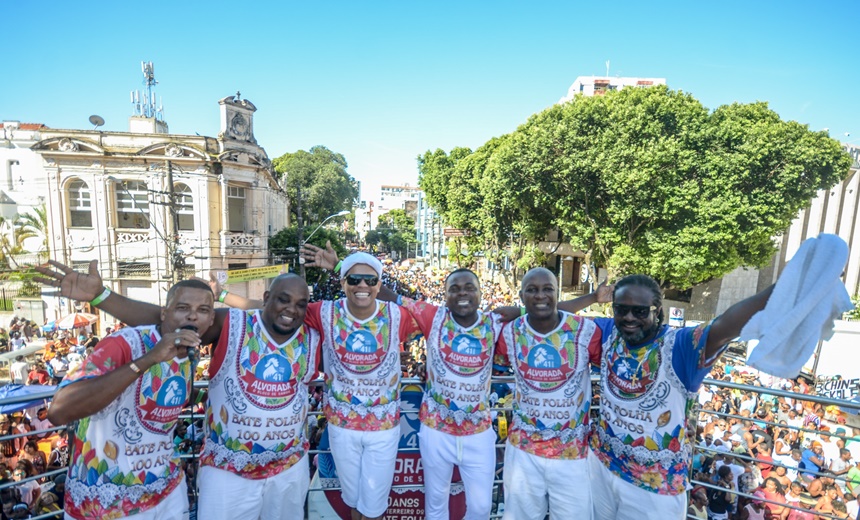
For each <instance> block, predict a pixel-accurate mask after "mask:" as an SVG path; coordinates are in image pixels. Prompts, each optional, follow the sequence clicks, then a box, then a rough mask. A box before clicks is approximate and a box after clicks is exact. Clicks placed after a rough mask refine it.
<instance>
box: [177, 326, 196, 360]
mask: <svg viewBox="0 0 860 520" xmlns="http://www.w3.org/2000/svg"><path fill="white" fill-rule="evenodd" d="M179 328H180V329H182V330H193V331H194V332H197V330H198V329H197V327H195V326H194V325H183V326H181V327H179ZM188 359H189V360H190V361H191V363H192V364H196V363H197V348H196V347H188Z"/></svg>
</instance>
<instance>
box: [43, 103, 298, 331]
mask: <svg viewBox="0 0 860 520" xmlns="http://www.w3.org/2000/svg"><path fill="white" fill-rule="evenodd" d="M218 103H219V107H220V111H221V129H220V133H219V134H218V137H207V136H199V135H177V134H169V133H165V132H166V130H167V125H166V124H164V123H163V121H160V120H157V119H156V118H155V117H145V116H140V115H136V116H132V117H131V118H130V124H129V132H102V131H98V130H61V129H42V130H40V132H39V133H40V135H39V140H38V141H37V142H35V143H34V144H33V146H32V151H33V152H35V153H36V154H38V156H39V157H40V159H41V163H42V168H43V169H44V172H45V174H46V188H47V189H46V191H45V197H46V201H47V210H48V226H49V237H48V243H49V249H50V256H51V258H52V259H54V260H57V261H59V262H62V263H64V264H67V265H71V266H73V267H75V268H76V269H78V270H83V269H85V268H86V266H87V264H88V262H89V261H91V260H98V264H99V270H100V272H101V276H102V278H103V279H104V280H105V283H106V284H107V285H108V287H110V288H111V289H112V290H114V291H116V292H119V293H122V294H124V295H126V296H129V297H131V298H135V299H139V300H144V301H147V302H151V303H155V304H163V303H164V300H165V296H166V294H167V289H168V287H169V286H170V285H171V283H172V280H173V279H174V278H187V277H190V276H195V275H196V276H201V277H204V278H208V276H209V272H210V271H212V270H231V269H243V268H250V267H259V266H263V265H267V264H268V259H269V257H268V237H269V236H271V235H272V234H274V233H276V232H277V231H278V230H280V229H281V228H283V227H285V226H286V225H288V219H289V201H288V199H287V197H286V194H285V193H284V191H283V190H282V189H281V187H280V186H279V184H278V182H277V179H276V178H275V177H274V170H273V169H272V166H271V162H270V161H269V158H268V156H267V155H266V152H265V150H264V149H263V148H261V147H260V146H259V145H257V142H256V139H255V138H254V134H253V115H254V112H255V111H256V107H255V106H254V105H253V104H252V103H251V102H250V101H248V100H246V99H240V98H239V97H238V95H237V96H228V97H225V98H224V99H221V100H220V101H219V102H218ZM264 285H265V281H264V280H256V281H250V282H245V283H242V284H235V285H231V286H230V290H231V291H233V292H236V293H238V294H243V295H248V294H254V295H259V294H262V292H263V290H264ZM56 300H57V299H56V298H46V303H47V304H48V307H49V308H48V311H47V315H48V318H53V317H54V316H55V314H56V315H60V314H64V313H65V312H67V311H68V309H61V308H59V305H60V303H59V302H57V301H56Z"/></svg>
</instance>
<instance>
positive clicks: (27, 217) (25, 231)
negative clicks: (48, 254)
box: [14, 204, 48, 251]
mask: <svg viewBox="0 0 860 520" xmlns="http://www.w3.org/2000/svg"><path fill="white" fill-rule="evenodd" d="M14 226H15V243H16V245H17V246H18V247H19V248H20V247H22V245H23V243H24V240H27V239H28V238H32V237H39V238H41V239H42V244H41V246H42V247H41V248H40V251H47V250H48V210H47V208H46V207H45V205H44V204H42V205H41V206H39V207H36V208H33V212H32V213H19V214H18V215H15V223H14Z"/></svg>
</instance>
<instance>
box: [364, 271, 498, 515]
mask: <svg viewBox="0 0 860 520" xmlns="http://www.w3.org/2000/svg"><path fill="white" fill-rule="evenodd" d="M383 291H384V292H385V293H386V294H382V293H380V297H381V298H383V299H388V298H392V297H393V298H397V295H396V294H394V293H393V292H392V291H390V290H389V289H387V288H386V289H383ZM445 294H446V297H447V300H446V305H445V306H443V307H437V306H435V305H430V304H426V303H423V302H418V301H413V300H409V299H402V300H401V301H402V305H403V306H404V307H405V308H406V309H407V310H408V311H409V312H410V314H412V316H413V317H414V318H415V321H416V322H417V323H418V327H419V328H420V329H421V332H422V334H424V337H425V338H426V341H427V387H426V390H425V392H424V398H423V401H422V402H421V411H420V414H419V418H420V420H421V429H420V430H419V431H418V439H419V445H418V446H419V448H420V450H421V462H422V466H423V467H424V496H425V508H424V512H425V517H426V518H427V520H447V519H448V516H449V515H448V499H449V497H450V495H451V476H452V474H453V472H454V466H455V465H456V466H457V467H458V468H459V469H460V477H461V478H462V479H463V487H464V489H465V492H466V516H465V517H464V518H465V520H480V519H486V518H488V517H489V515H490V512H491V508H492V505H493V503H492V494H493V480H494V478H495V469H496V433H495V431H493V428H492V419H491V417H490V402H489V390H490V377H491V376H492V370H493V367H492V357H493V350H494V348H495V345H496V341H497V340H498V338H499V336H500V335H501V330H502V325H501V322H500V321H499V316H498V315H496V314H484V313H482V312H480V311H479V310H478V305H479V304H480V302H481V284H480V282H479V281H478V277H477V275H475V273H473V272H472V271H470V270H469V269H457V270H455V271H453V272H452V273H451V274H449V275H448V277H447V278H446V279H445Z"/></svg>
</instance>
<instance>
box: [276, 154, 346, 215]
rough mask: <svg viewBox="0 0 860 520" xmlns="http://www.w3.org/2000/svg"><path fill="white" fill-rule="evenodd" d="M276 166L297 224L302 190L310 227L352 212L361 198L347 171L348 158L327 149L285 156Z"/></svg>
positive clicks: (304, 208)
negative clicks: (332, 216)
mask: <svg viewBox="0 0 860 520" xmlns="http://www.w3.org/2000/svg"><path fill="white" fill-rule="evenodd" d="M272 164H273V165H274V167H275V172H276V173H277V174H278V177H279V179H280V180H281V185H282V186H283V187H284V190H286V192H287V196H288V197H289V198H290V201H291V204H290V212H291V214H292V215H293V221H295V217H296V216H297V213H296V211H297V208H298V205H297V204H296V201H297V199H298V191H297V189H298V188H301V195H302V214H303V217H304V222H305V225H307V226H310V225H312V224H318V223H320V222H321V221H322V220H323V219H325V218H326V217H327V216H329V215H333V214H335V213H337V212H339V211H343V210H351V209H352V207H353V205H354V203H355V200H356V199H357V198H358V185H357V183H356V182H355V179H353V178H352V177H351V176H350V175H349V174H348V173H347V171H346V168H347V164H346V158H344V156H343V155H341V154H339V153H336V152H333V151H331V150H329V149H328V148H326V147H325V146H314V147H313V148H311V149H310V150H309V151H305V150H299V151H297V152H294V153H285V154H284V155H282V156H280V157H278V158H276V159H275V160H273V161H272Z"/></svg>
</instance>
